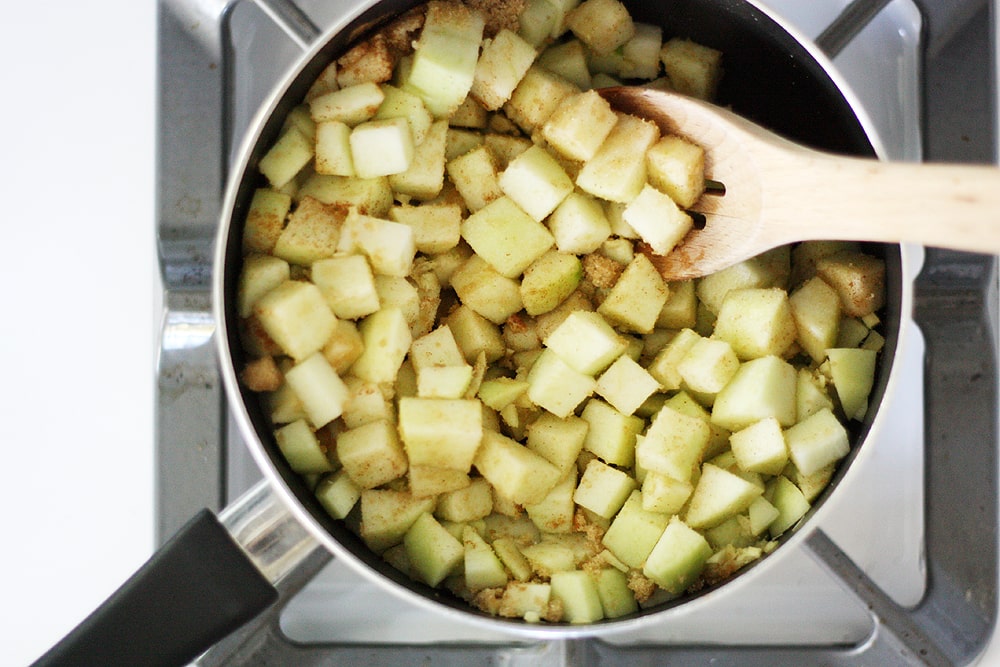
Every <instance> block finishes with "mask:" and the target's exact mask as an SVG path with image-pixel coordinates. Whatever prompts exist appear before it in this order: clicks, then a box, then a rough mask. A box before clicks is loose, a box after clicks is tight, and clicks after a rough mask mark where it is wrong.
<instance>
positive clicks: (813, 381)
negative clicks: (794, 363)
mask: <svg viewBox="0 0 1000 667" xmlns="http://www.w3.org/2000/svg"><path fill="white" fill-rule="evenodd" d="M823 408H827V409H829V410H833V399H831V398H830V394H829V393H828V392H827V389H826V377H825V376H822V375H821V374H819V373H813V372H811V371H810V370H809V369H807V368H800V369H799V371H798V374H797V376H796V385H795V412H796V416H797V418H798V419H799V420H800V421H801V420H803V419H805V418H806V417H808V416H810V415H812V414H813V413H815V412H818V411H819V410H821V409H823Z"/></svg>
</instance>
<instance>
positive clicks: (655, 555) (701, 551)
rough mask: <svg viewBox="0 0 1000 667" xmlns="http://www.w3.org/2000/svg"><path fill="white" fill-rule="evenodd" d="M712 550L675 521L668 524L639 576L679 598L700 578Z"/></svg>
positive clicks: (697, 536) (702, 540) (688, 528)
mask: <svg viewBox="0 0 1000 667" xmlns="http://www.w3.org/2000/svg"><path fill="white" fill-rule="evenodd" d="M711 555H712V547H711V546H709V544H708V541H707V540H706V539H705V538H704V537H703V536H702V535H701V533H699V532H697V531H696V530H694V529H692V528H691V527H689V526H688V525H687V524H685V523H684V522H683V521H681V520H680V519H679V518H678V517H674V518H672V519H671V520H670V523H669V524H668V525H667V527H666V529H664V531H663V535H661V536H660V539H659V540H658V541H657V543H656V546H654V547H653V549H652V551H651V552H650V554H649V557H648V558H647V559H646V562H645V564H644V565H643V567H642V573H643V574H644V575H646V576H647V577H649V578H650V579H652V580H653V581H654V582H656V584H657V585H658V586H660V588H663V589H664V590H666V591H667V592H668V593H670V594H672V595H680V594H681V593H683V592H684V591H685V590H687V589H688V588H690V587H691V586H692V585H693V584H694V583H695V582H696V581H697V580H698V577H700V576H701V573H702V570H703V569H704V567H705V563H706V561H708V559H709V557H710V556H711Z"/></svg>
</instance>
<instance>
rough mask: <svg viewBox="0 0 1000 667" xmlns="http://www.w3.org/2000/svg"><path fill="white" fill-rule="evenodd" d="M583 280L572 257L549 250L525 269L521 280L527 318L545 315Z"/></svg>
mask: <svg viewBox="0 0 1000 667" xmlns="http://www.w3.org/2000/svg"><path fill="white" fill-rule="evenodd" d="M582 277H583V267H582V265H581V263H580V259H579V258H578V257H577V256H576V255H573V254H569V253H564V252H559V251H556V250H549V251H548V252H546V253H545V254H544V255H542V256H541V257H539V258H538V259H536V260H535V261H534V262H532V264H531V265H530V266H529V267H528V268H527V269H525V271H524V275H523V276H522V278H521V301H522V302H523V303H524V309H525V311H526V312H527V313H528V315H531V316H534V315H540V314H542V313H547V312H549V311H550V310H552V309H554V308H555V307H556V306H558V305H559V304H560V303H562V302H563V301H564V300H565V299H566V298H567V297H569V295H570V294H572V293H573V292H574V291H576V288H577V286H578V285H579V284H580V280H581V279H582Z"/></svg>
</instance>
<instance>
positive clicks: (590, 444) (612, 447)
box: [580, 398, 645, 467]
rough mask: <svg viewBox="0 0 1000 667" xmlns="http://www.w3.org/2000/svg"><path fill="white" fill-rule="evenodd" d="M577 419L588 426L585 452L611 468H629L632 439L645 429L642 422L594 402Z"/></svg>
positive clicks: (594, 399) (632, 453)
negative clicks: (594, 455) (614, 466)
mask: <svg viewBox="0 0 1000 667" xmlns="http://www.w3.org/2000/svg"><path fill="white" fill-rule="evenodd" d="M580 418H581V419H583V420H584V421H585V422H587V425H588V428H587V436H586V438H584V441H583V448H584V449H585V450H587V451H588V452H593V453H594V454H596V455H597V456H599V457H601V459H603V460H604V461H606V462H608V463H611V464H614V465H618V466H623V467H631V466H632V465H633V463H634V462H635V445H636V436H637V435H638V434H639V433H640V432H641V431H642V429H643V428H644V427H645V421H644V420H642V419H640V418H639V417H636V416H635V415H629V414H624V413H622V412H620V411H618V410H616V409H615V408H613V407H612V406H610V405H609V404H607V403H605V402H604V401H602V400H600V399H597V398H592V399H590V400H589V401H587V404H586V405H585V406H584V407H583V410H582V411H581V413H580Z"/></svg>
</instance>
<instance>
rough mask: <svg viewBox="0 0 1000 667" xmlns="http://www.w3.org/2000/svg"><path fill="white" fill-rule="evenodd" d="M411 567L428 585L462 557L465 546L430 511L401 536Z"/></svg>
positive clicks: (452, 569) (456, 563)
mask: <svg viewBox="0 0 1000 667" xmlns="http://www.w3.org/2000/svg"><path fill="white" fill-rule="evenodd" d="M403 545H404V546H405V547H406V553H407V555H408V556H409V558H410V567H411V568H412V569H413V571H414V573H415V574H416V575H417V576H418V577H419V578H420V579H421V580H422V581H423V582H424V583H426V584H427V585H428V586H437V585H438V584H439V583H441V582H442V581H443V580H444V578H445V577H447V576H448V575H450V574H451V573H452V572H453V571H454V570H455V569H456V568H457V567H458V566H459V565H460V564H461V563H462V561H463V560H464V557H465V547H464V545H463V544H462V543H461V542H459V541H458V540H457V539H455V537H454V536H453V535H452V534H451V533H449V532H448V531H447V530H445V529H444V527H443V526H441V524H440V523H438V522H437V520H436V519H435V518H434V517H433V516H432V515H431V514H430V513H429V512H424V513H423V514H421V515H420V516H419V517H418V518H417V520H416V521H414V522H413V525H412V526H411V527H410V529H409V530H408V531H406V535H405V537H404V538H403Z"/></svg>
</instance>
